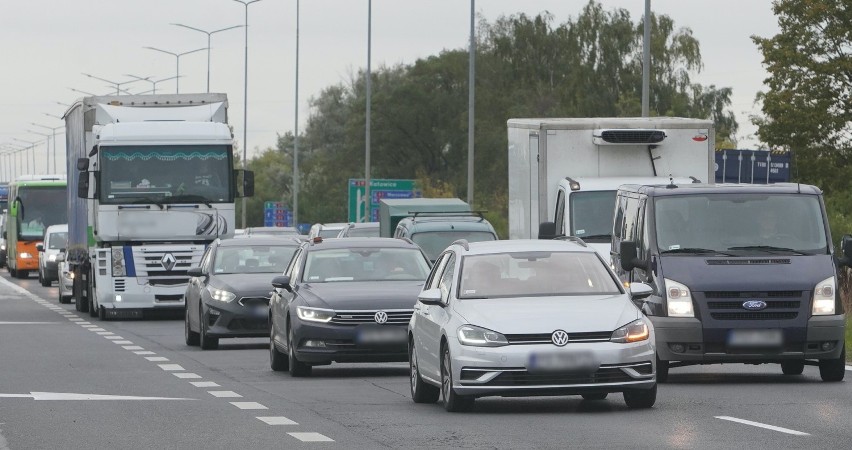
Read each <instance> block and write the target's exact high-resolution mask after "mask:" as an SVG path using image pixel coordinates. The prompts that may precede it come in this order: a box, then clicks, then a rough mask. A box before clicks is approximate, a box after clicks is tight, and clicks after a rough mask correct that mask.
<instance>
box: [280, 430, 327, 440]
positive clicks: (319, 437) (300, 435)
mask: <svg viewBox="0 0 852 450" xmlns="http://www.w3.org/2000/svg"><path fill="white" fill-rule="evenodd" d="M287 434H289V435H290V436H293V437H294V438H296V439H298V440H300V441H302V442H334V439H332V438H330V437H328V436H326V435H324V434H319V433H313V432H311V433H287Z"/></svg>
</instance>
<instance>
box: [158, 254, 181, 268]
mask: <svg viewBox="0 0 852 450" xmlns="http://www.w3.org/2000/svg"><path fill="white" fill-rule="evenodd" d="M175 264H177V260H176V259H175V257H174V255H172V254H171V253H166V254H165V255H163V259H161V260H160V265H161V266H163V269H166V271H167V272H171V271H172V269H174V268H175Z"/></svg>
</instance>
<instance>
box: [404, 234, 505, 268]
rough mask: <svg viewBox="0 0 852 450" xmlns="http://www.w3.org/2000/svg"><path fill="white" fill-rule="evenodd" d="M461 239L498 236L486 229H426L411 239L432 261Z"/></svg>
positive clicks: (477, 240)
mask: <svg viewBox="0 0 852 450" xmlns="http://www.w3.org/2000/svg"><path fill="white" fill-rule="evenodd" d="M459 239H466V240H467V241H468V242H480V241H494V240H496V239H497V238H496V237H495V236H494V235H493V234H491V233H489V232H486V231H425V232H420V233H414V234H412V235H411V240H412V241H414V243H415V244H417V245H419V246H420V248H422V249H423V253H426V256H427V257H428V258H429V260H430V261H434V260H435V259H437V258H438V255H440V254H441V252H443V251H444V250H445V249H446V248H447V247H449V246H450V244H452V243H453V242H455V241H457V240H459Z"/></svg>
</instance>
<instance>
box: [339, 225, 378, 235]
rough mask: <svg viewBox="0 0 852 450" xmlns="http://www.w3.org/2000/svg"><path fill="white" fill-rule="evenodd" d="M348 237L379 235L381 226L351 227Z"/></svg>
mask: <svg viewBox="0 0 852 450" xmlns="http://www.w3.org/2000/svg"><path fill="white" fill-rule="evenodd" d="M346 236H348V237H379V227H354V228H350V229H349V233H348V234H347V235H346Z"/></svg>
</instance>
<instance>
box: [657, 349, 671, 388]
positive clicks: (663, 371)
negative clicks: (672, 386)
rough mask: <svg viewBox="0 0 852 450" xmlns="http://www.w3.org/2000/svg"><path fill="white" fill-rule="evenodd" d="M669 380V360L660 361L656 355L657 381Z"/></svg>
mask: <svg viewBox="0 0 852 450" xmlns="http://www.w3.org/2000/svg"><path fill="white" fill-rule="evenodd" d="M667 381H669V362H668V361H660V357H659V356H657V383H665V382H667Z"/></svg>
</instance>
